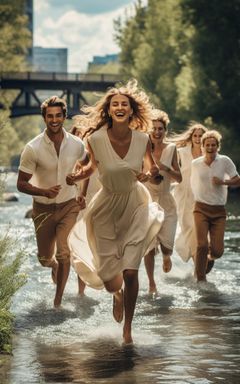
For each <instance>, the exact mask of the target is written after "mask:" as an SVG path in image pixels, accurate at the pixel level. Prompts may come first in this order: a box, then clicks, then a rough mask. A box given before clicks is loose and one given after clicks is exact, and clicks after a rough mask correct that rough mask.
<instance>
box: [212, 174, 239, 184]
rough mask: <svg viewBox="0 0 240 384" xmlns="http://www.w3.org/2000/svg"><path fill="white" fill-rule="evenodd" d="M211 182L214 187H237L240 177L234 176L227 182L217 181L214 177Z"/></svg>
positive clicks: (217, 178)
mask: <svg viewBox="0 0 240 384" xmlns="http://www.w3.org/2000/svg"><path fill="white" fill-rule="evenodd" d="M212 182H213V184H215V185H227V186H235V187H239V186H240V176H238V175H236V176H234V177H232V178H231V179H228V180H221V179H219V177H216V176H214V177H213V178H212Z"/></svg>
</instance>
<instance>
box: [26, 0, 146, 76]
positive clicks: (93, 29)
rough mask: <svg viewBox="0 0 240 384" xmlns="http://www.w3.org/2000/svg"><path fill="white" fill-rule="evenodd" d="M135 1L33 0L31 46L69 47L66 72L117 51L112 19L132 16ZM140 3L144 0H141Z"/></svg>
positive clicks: (78, 70)
mask: <svg viewBox="0 0 240 384" xmlns="http://www.w3.org/2000/svg"><path fill="white" fill-rule="evenodd" d="M135 3H136V0H34V36H33V43H34V46H40V47H45V48H50V47H51V48H68V72H73V73H75V72H85V71H86V69H87V64H88V62H89V61H92V59H93V56H104V55H106V54H114V53H119V47H118V46H117V44H116V42H115V41H114V27H113V21H114V20H116V19H118V18H119V17H121V18H122V19H123V20H124V19H125V15H126V12H127V15H134V4H135ZM142 3H143V4H146V3H147V0H142Z"/></svg>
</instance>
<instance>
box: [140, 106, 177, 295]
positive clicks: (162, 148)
mask: <svg viewBox="0 0 240 384" xmlns="http://www.w3.org/2000/svg"><path fill="white" fill-rule="evenodd" d="M152 124H153V128H152V132H151V134H150V139H151V143H152V154H153V158H154V160H155V162H156V164H157V165H158V167H159V170H160V175H161V177H158V176H157V178H156V177H152V178H150V180H149V181H148V182H147V183H146V184H145V185H146V187H147V188H148V190H149V192H150V194H151V196H152V199H153V201H156V202H157V203H158V204H159V205H160V206H161V207H162V208H163V209H164V221H163V225H162V227H161V229H160V231H159V233H158V236H157V244H156V245H157V246H158V244H160V248H161V251H162V256H163V271H164V272H169V271H170V270H171V268H172V262H171V255H172V251H173V244H174V238H175V233H176V227H177V212H176V204H175V201H174V198H173V196H172V194H171V192H170V186H171V181H176V182H178V183H180V182H181V181H182V176H181V171H180V168H179V164H178V159H177V150H176V145H175V144H173V143H169V142H167V140H166V133H167V126H168V124H169V118H168V115H167V114H166V112H164V111H161V110H159V109H154V110H153V111H152ZM157 246H156V247H155V248H153V249H151V250H150V252H149V253H148V254H147V255H146V256H145V258H144V262H145V268H146V271H147V275H148V280H149V293H156V292H157V288H156V283H155V280H154V264H155V255H156V253H157V252H156V251H157V249H156V248H157Z"/></svg>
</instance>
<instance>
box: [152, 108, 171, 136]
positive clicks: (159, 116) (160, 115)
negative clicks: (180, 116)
mask: <svg viewBox="0 0 240 384" xmlns="http://www.w3.org/2000/svg"><path fill="white" fill-rule="evenodd" d="M151 118H152V121H161V122H162V123H163V125H164V129H165V131H166V130H167V126H168V124H169V123H170V120H169V117H168V114H167V113H166V112H164V111H161V109H156V108H155V109H152V114H151Z"/></svg>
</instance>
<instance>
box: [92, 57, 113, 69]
mask: <svg viewBox="0 0 240 384" xmlns="http://www.w3.org/2000/svg"><path fill="white" fill-rule="evenodd" d="M108 63H118V54H111V55H105V56H93V60H92V61H90V62H89V63H88V69H91V68H92V67H95V66H97V65H105V64H108Z"/></svg>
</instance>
